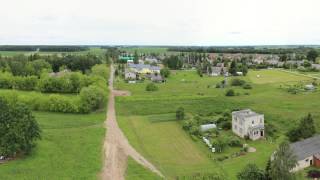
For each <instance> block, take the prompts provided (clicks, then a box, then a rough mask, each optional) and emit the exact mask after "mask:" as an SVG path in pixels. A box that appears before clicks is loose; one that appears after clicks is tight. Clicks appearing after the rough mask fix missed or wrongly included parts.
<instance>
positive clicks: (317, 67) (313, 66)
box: [311, 64, 320, 70]
mask: <svg viewBox="0 0 320 180" xmlns="http://www.w3.org/2000/svg"><path fill="white" fill-rule="evenodd" d="M311 67H312V68H313V69H316V70H320V64H312V65H311Z"/></svg>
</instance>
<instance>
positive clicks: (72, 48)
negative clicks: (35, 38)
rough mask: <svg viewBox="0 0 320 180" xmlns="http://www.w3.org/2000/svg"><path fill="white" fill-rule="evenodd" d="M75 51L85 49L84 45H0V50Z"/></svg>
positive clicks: (87, 48) (86, 48)
mask: <svg viewBox="0 0 320 180" xmlns="http://www.w3.org/2000/svg"><path fill="white" fill-rule="evenodd" d="M38 49H39V51H42V52H77V51H87V50H89V47H85V46H0V51H37V50H38Z"/></svg>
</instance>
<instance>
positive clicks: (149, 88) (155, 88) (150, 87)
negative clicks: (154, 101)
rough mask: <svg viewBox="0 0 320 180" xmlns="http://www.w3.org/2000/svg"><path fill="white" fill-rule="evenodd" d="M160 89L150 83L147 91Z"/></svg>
mask: <svg viewBox="0 0 320 180" xmlns="http://www.w3.org/2000/svg"><path fill="white" fill-rule="evenodd" d="M157 90H158V87H157V86H156V85H155V84H154V83H149V84H147V86H146V91H157Z"/></svg>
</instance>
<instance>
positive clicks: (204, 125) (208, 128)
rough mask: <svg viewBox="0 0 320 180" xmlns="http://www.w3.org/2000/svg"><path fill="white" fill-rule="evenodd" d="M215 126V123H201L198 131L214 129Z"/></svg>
mask: <svg viewBox="0 0 320 180" xmlns="http://www.w3.org/2000/svg"><path fill="white" fill-rule="evenodd" d="M215 128H217V125H215V124H203V125H200V131H202V132H205V131H208V130H210V129H215Z"/></svg>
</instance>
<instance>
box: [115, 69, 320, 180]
mask: <svg viewBox="0 0 320 180" xmlns="http://www.w3.org/2000/svg"><path fill="white" fill-rule="evenodd" d="M257 75H259V76H257ZM242 79H244V80H245V81H247V82H249V83H250V84H251V85H252V87H253V89H251V90H245V89H242V88H240V87H232V88H233V89H234V90H235V91H236V92H237V93H239V94H240V95H239V96H234V97H226V96H225V95H224V94H225V91H226V90H225V89H217V88H215V84H216V83H218V82H220V81H221V80H223V78H221V77H203V78H200V77H199V76H198V75H197V74H196V72H195V71H176V72H173V73H172V74H171V77H169V78H168V80H167V83H165V84H158V85H157V86H158V87H159V90H158V91H155V92H146V91H145V86H146V84H147V82H144V83H137V84H126V83H124V82H123V81H121V80H118V81H117V83H116V87H117V88H118V89H125V90H129V91H130V92H131V93H132V96H130V97H117V99H116V102H117V103H116V106H117V115H118V122H119V125H120V127H121V128H122V130H123V131H124V132H125V134H126V136H127V137H128V139H129V141H130V143H131V144H132V145H133V146H134V147H135V148H136V149H137V150H138V151H139V152H140V153H142V154H143V155H144V156H146V157H147V158H148V159H149V160H150V161H151V162H152V163H154V164H155V165H156V166H157V167H158V168H159V169H160V170H161V171H162V172H163V173H164V174H165V175H166V176H168V177H169V178H172V179H174V178H175V177H177V176H180V177H181V176H186V175H192V174H196V173H210V172H223V173H224V174H225V175H226V176H227V177H228V179H235V178H236V174H237V173H238V172H239V171H240V170H241V169H242V168H243V167H244V166H245V165H246V164H247V163H248V162H254V163H256V164H257V165H258V166H260V167H261V168H264V166H265V163H266V161H267V159H268V158H269V157H270V154H271V153H272V152H273V151H274V150H275V148H276V147H277V145H278V142H280V140H281V139H283V137H284V134H285V133H286V132H287V131H288V130H289V129H290V128H291V127H294V126H295V124H296V122H298V121H299V120H300V118H301V117H303V116H305V115H306V114H307V113H309V112H310V113H312V115H313V117H314V120H315V124H316V129H317V131H318V132H319V130H320V126H319V124H320V118H319V117H320V114H319V111H318V107H319V105H320V102H317V101H314V99H319V98H320V92H319V91H315V92H304V93H299V94H290V93H288V92H287V91H286V90H285V89H283V88H281V87H282V86H283V85H285V84H295V83H300V82H311V81H313V79H312V78H309V77H305V76H299V75H295V74H290V73H286V72H282V71H279V70H260V71H250V72H249V73H248V75H247V76H246V77H242ZM229 80H230V79H229ZM227 89H228V88H227ZM245 94H249V95H245ZM180 106H182V107H184V108H185V111H186V113H190V114H195V113H202V114H205V113H210V112H223V111H224V110H225V109H229V110H232V109H234V108H238V109H244V108H251V109H252V110H254V111H257V112H260V113H263V114H264V115H265V121H266V123H269V124H272V125H273V126H274V127H276V133H275V134H276V136H275V138H272V139H270V138H268V139H267V140H260V141H257V142H250V141H249V142H248V143H249V145H250V146H252V147H254V148H256V149H257V152H255V153H249V154H247V155H245V156H241V157H237V158H231V159H227V160H224V161H222V162H217V161H214V160H212V159H211V158H212V157H213V158H214V157H215V156H219V155H210V154H211V153H209V151H208V149H207V148H206V146H205V145H204V144H203V143H202V142H201V141H193V140H192V138H191V137H190V136H189V135H188V134H187V133H186V132H185V131H184V130H183V129H182V124H181V123H180V122H177V121H173V120H171V121H170V117H169V116H170V114H173V113H175V111H176V109H177V108H178V107H180ZM161 117H162V118H163V119H164V120H163V121H161ZM157 118H159V121H156V119H157ZM173 118H174V117H173ZM227 151H229V150H227Z"/></svg>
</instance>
